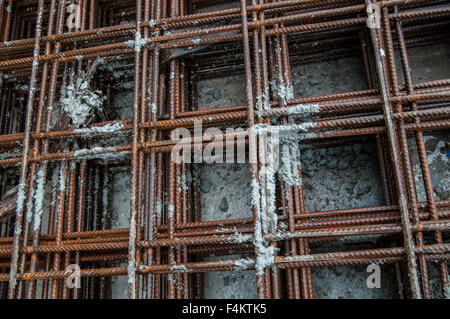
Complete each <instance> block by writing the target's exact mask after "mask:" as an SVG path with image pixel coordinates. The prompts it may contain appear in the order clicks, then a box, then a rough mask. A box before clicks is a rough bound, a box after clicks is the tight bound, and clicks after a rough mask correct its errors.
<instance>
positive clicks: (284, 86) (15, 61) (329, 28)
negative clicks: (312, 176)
mask: <svg viewBox="0 0 450 319" xmlns="http://www.w3.org/2000/svg"><path fill="white" fill-rule="evenodd" d="M74 3H75V2H74ZM374 4H376V5H377V8H379V12H378V13H379V15H376V16H375V19H378V18H379V20H377V21H378V22H379V25H376V26H373V25H372V26H369V25H368V22H367V20H368V19H367V15H368V14H371V11H370V10H369V13H368V10H367V8H368V7H371V6H372V5H374ZM201 5H202V1H177V0H173V1H167V2H166V1H161V0H156V1H149V0H144V1H142V0H138V1H136V2H135V1H94V0H91V1H88V0H83V1H81V3H80V6H79V8H80V11H79V12H80V23H79V25H78V26H75V27H71V26H70V25H68V24H67V18H68V14H69V12H66V10H68V7H67V4H66V3H65V2H63V1H56V0H51V1H44V0H39V1H31V0H30V1H13V0H7V1H3V2H2V3H1V4H0V26H1V32H0V36H1V37H2V39H3V42H2V43H0V58H1V59H0V75H2V76H1V78H2V86H1V103H2V107H1V128H0V129H1V134H2V135H1V136H0V147H1V148H2V152H1V153H2V157H1V159H0V163H1V167H2V179H1V181H2V184H1V194H2V197H1V200H2V208H3V205H5V204H4V203H7V204H8V205H7V206H5V207H6V208H5V209H4V211H5V214H4V216H3V210H2V215H0V217H1V218H2V224H1V225H2V226H1V227H2V228H1V229H0V230H1V238H0V264H1V267H0V269H1V274H0V281H1V284H0V291H1V293H2V297H5V298H6V297H8V298H35V297H36V296H37V294H38V295H39V296H40V297H42V298H107V297H108V295H109V291H110V281H109V278H110V277H111V276H127V278H128V296H129V297H130V298H201V297H202V296H203V282H202V281H203V280H202V274H203V273H205V272H222V271H235V270H238V271H241V270H246V271H252V272H254V273H255V276H256V282H257V285H256V286H257V296H258V297H259V298H306V299H308V298H314V287H313V274H312V269H313V268H316V267H335V266H344V265H345V266H355V265H368V264H371V263H385V264H393V265H394V267H395V272H396V276H397V280H398V282H399V291H398V294H399V296H400V297H412V298H421V297H424V298H431V297H432V291H431V287H430V275H429V269H428V265H429V262H431V261H433V262H437V263H438V265H439V276H440V284H441V288H442V294H443V296H444V297H448V295H449V276H448V269H447V263H448V259H449V256H450V254H449V249H450V245H449V244H448V239H447V237H446V235H448V230H449V227H450V221H449V219H448V217H449V211H448V210H449V206H450V201H449V199H446V200H437V199H436V198H435V193H434V189H433V183H432V179H431V173H430V167H429V163H428V160H427V151H426V147H425V139H424V134H425V133H426V132H429V131H435V130H445V129H448V128H449V126H450V122H449V94H450V91H449V89H450V79H439V80H433V81H427V82H415V81H414V80H413V79H414V77H413V72H414V70H411V66H410V63H409V58H408V51H407V48H410V47H416V46H427V45H430V44H433V43H441V42H444V41H448V28H449V24H450V23H449V20H448V15H449V14H450V6H449V3H448V1H417V0H416V1H413V0H409V1H406V0H387V1H377V2H371V1H370V0H366V1H365V2H364V1H340V0H328V1H310V0H296V1H294V0H292V1H274V2H268V1H263V0H260V1H257V0H252V1H249V3H246V2H245V1H241V2H240V4H239V7H236V8H231V9H223V10H218V11H213V12H204V13H195V11H194V8H195V7H196V6H201ZM26 8H29V9H26ZM370 17H372V15H370ZM126 20H129V21H128V22H130V23H124V21H126ZM377 21H375V22H377ZM396 52H398V57H397V56H396V55H395V53H396ZM355 55H357V56H359V57H361V61H362V62H363V68H364V71H365V75H366V82H367V89H365V90H360V91H353V92H340V93H335V94H327V95H321V96H309V97H294V95H293V93H292V92H291V90H292V87H293V77H292V72H291V65H294V64H307V63H314V62H318V61H323V60H333V59H339V58H343V57H348V56H355ZM117 61H118V67H117V68H118V69H123V70H125V71H123V72H122V73H120V75H117V72H118V71H117V69H114V70H113V71H108V69H107V67H105V65H106V66H107V65H108V63H116V62H117ZM396 62H399V64H397V63H396ZM130 67H131V68H133V72H128V71H127V70H128V69H129V68H130ZM99 70H100V71H101V72H99ZM400 72H401V74H402V75H403V82H404V85H402V84H399V76H398V74H400ZM93 73H95V74H96V75H92V74H93ZM237 73H244V78H245V88H246V104H245V105H238V106H236V105H231V106H223V107H219V108H213V109H206V110H204V109H198V108H197V107H196V105H197V102H196V94H195V92H196V82H197V81H199V80H200V79H208V78H214V77H221V76H225V75H231V74H237ZM115 75H117V77H115ZM94 78H95V79H94ZM91 79H92V81H91ZM128 80H131V81H132V83H133V87H132V90H133V99H132V106H131V109H132V112H131V116H130V117H126V118H125V119H120V120H118V119H117V118H118V116H116V115H115V114H114V112H115V111H114V110H113V108H112V107H111V105H110V103H112V102H111V101H110V98H109V97H110V96H112V93H111V92H116V91H117V90H118V89H120V87H121V85H122V83H121V82H125V81H128ZM273 83H275V85H273ZM20 84H28V87H26V88H24V87H23V86H22V85H20ZM61 88H65V89H66V90H67V88H71V90H72V91H74V92H75V93H74V94H72V97H73V99H74V100H70V101H68V102H67V105H68V106H67V108H64V105H65V104H64V101H61V96H64V93H62V92H60V89H61ZM79 92H83V94H81V93H80V94H81V95H76V93H79ZM97 92H101V93H102V94H105V95H106V97H107V98H106V100H107V102H104V101H100V102H99V100H101V98H100V97H99V93H97ZM86 97H88V98H89V99H88V98H86ZM74 101H75V102H74ZM71 103H72V104H73V103H75V104H77V103H78V104H77V105H81V104H83V105H90V106H91V107H92V109H95V110H94V111H92V112H91V113H89V114H88V116H86V118H82V119H84V120H83V121H82V123H81V125H76V123H75V120H74V119H80V114H79V113H77V112H75V113H74V114H75V115H73V114H72V113H71V112H73V110H72V109H71V108H70V105H71ZM100 104H102V107H97V106H98V105H100ZM311 105H313V106H314V107H312V108H311ZM294 108H295V110H296V111H295V112H293V109H294ZM61 109H63V111H64V112H63V111H61ZM94 113H95V115H94ZM72 115H73V116H72ZM294 115H302V116H301V117H300V118H298V117H296V116H294ZM80 121H81V120H80ZM197 121H201V122H202V124H203V127H204V128H208V127H219V128H223V129H225V128H227V127H233V126H236V125H238V126H241V127H242V126H243V127H244V128H245V132H244V137H245V142H244V144H245V145H246V147H247V152H248V156H249V157H251V156H255V157H256V159H257V160H256V162H253V163H250V176H251V185H252V190H251V191H252V216H253V217H252V218H239V219H228V220H217V221H203V220H202V218H201V217H202V216H201V207H200V198H199V197H200V190H199V187H200V185H199V184H198V180H196V179H195V178H193V179H191V180H189V181H188V183H184V182H182V180H183V177H185V176H187V175H188V174H190V172H192V171H193V165H192V164H188V163H181V164H177V163H175V162H174V161H172V160H171V157H170V155H171V150H172V149H173V147H174V145H175V144H176V143H175V142H174V141H173V140H171V137H170V133H171V131H172V130H173V129H175V128H189V129H191V130H192V128H193V127H194V125H195V123H196V122H197ZM288 123H289V124H290V125H291V127H293V126H295V125H297V126H296V128H297V129H296V130H295V131H300V134H299V135H298V137H297V138H298V141H297V146H299V145H301V146H303V145H310V146H312V147H330V146H333V145H336V144H338V145H345V144H350V143H352V142H354V141H355V140H358V139H361V138H370V139H373V140H374V141H375V143H376V145H377V151H378V152H377V156H378V162H379V166H380V178H381V184H382V188H383V194H384V200H385V203H384V205H382V206H376V207H360V208H349V209H340V210H328V211H320V212H318V211H317V212H313V211H307V210H306V208H305V199H304V193H305V190H304V188H303V184H302V183H297V184H295V183H294V184H292V183H289V182H287V181H285V180H283V179H277V181H276V188H275V189H272V188H271V187H270V185H271V180H270V179H271V178H272V179H273V178H274V176H271V175H270V174H269V175H268V176H265V175H261V174H260V172H261V168H262V164H261V159H260V158H259V156H260V152H261V151H262V149H263V148H264V147H265V144H264V143H263V142H262V140H261V139H260V136H259V135H254V134H251V132H252V130H254V129H255V128H261V127H278V126H282V125H288ZM85 126H86V127H85ZM408 136H412V137H413V138H414V142H415V147H416V148H417V151H418V153H419V157H420V168H421V172H420V176H421V177H422V179H423V185H424V188H425V192H426V201H419V199H418V196H417V194H416V183H417V181H416V180H415V177H416V173H415V172H413V168H412V166H411V158H410V148H409V146H408V139H407V137H408ZM226 138H227V137H226ZM229 138H233V136H231V137H229ZM197 139H199V140H200V141H201V143H202V147H205V146H206V145H207V144H208V143H210V142H211V141H212V140H213V137H211V136H207V135H202V136H199V137H197ZM233 143H235V144H236V146H238V145H239V142H234V140H233ZM194 147H195V145H194ZM301 157H302V156H301V155H300V157H299V158H297V159H296V160H297V161H298V162H299V163H300V162H301ZM123 168H125V169H127V170H130V172H131V183H130V226H129V228H121V229H110V227H111V225H110V222H109V218H110V216H109V215H110V207H109V204H108V198H109V197H110V196H111V195H110V194H109V192H110V188H109V183H110V181H109V179H110V176H111V174H112V173H113V172H114V171H116V170H120V169H123ZM52 175H53V176H54V177H53V178H52ZM298 175H299V177H300V178H301V176H302V171H301V169H299V171H298ZM11 176H12V177H11ZM52 179H53V180H52ZM13 184H14V185H13ZM46 184H50V185H52V186H51V191H50V192H46V190H45V187H46V186H45V185H46ZM182 184H183V185H182ZM16 185H17V188H16V189H15V193H14V192H13V193H14V194H15V195H12V196H11V195H8V192H9V193H11V189H12V188H13V186H16ZM13 191H14V190H13ZM165 192H167V195H165V194H164V193H165ZM8 196H9V197H8ZM44 197H49V198H50V200H49V201H48V202H49V204H48V205H46V204H45V203H44V201H45V200H44ZM11 198H12V199H13V200H12V201H11V200H9V199H11ZM8 200H9V201H8ZM11 207H12V208H11ZM43 220H46V221H47V222H46V224H47V225H45V226H46V227H44V224H43V222H42V221H43ZM277 221H278V222H284V223H285V224H286V225H287V228H286V229H282V228H280V227H277ZM45 228H47V229H45ZM373 234H381V235H383V238H384V240H385V242H387V243H388V244H387V245H386V246H385V247H384V248H375V249H370V250H353V251H335V252H328V253H311V250H310V248H311V246H314V245H319V244H321V243H326V242H330V241H334V240H337V239H340V238H346V237H348V236H354V237H353V238H360V240H361V241H362V242H363V241H364V236H367V235H373ZM239 253H247V254H250V255H252V256H253V257H252V258H241V259H225V258H224V259H223V260H220V258H219V260H217V261H205V260H204V257H205V256H210V255H213V254H214V255H216V256H225V255H230V254H231V255H233V254H239ZM125 263H126V264H125ZM72 264H75V265H79V266H80V268H81V269H80V275H81V278H82V280H81V288H80V289H72V288H69V287H68V286H67V285H66V284H65V283H66V278H67V276H68V272H67V271H66V269H67V267H68V266H69V265H72ZM118 264H123V265H122V266H117V265H118ZM38 282H39V283H40V286H39V287H38V285H37V283H38Z"/></svg>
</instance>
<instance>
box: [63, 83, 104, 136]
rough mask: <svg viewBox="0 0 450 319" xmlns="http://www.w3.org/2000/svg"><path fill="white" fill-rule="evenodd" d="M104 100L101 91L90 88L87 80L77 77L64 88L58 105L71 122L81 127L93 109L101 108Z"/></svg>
mask: <svg viewBox="0 0 450 319" xmlns="http://www.w3.org/2000/svg"><path fill="white" fill-rule="evenodd" d="M104 100H105V97H104V96H102V93H101V91H99V90H92V89H91V88H90V87H89V83H88V82H87V81H85V80H84V79H82V78H78V79H77V80H76V81H75V84H74V85H69V86H67V87H66V88H65V95H64V97H63V98H62V99H61V100H60V105H61V107H62V109H63V110H64V112H65V113H66V114H67V115H68V116H69V117H70V119H71V120H72V124H73V125H75V126H76V127H81V126H83V125H85V124H86V123H87V120H88V119H89V117H90V116H91V115H92V112H93V111H94V110H96V109H97V110H101V109H102V106H103V101H104Z"/></svg>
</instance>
